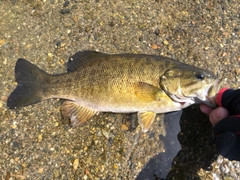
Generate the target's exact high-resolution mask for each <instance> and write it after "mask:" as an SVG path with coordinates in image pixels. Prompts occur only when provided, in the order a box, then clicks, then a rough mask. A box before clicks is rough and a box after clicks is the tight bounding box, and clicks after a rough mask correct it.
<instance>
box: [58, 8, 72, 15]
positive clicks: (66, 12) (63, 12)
mask: <svg viewBox="0 0 240 180" xmlns="http://www.w3.org/2000/svg"><path fill="white" fill-rule="evenodd" d="M60 12H61V14H68V13H70V12H71V10H70V9H61V11H60Z"/></svg>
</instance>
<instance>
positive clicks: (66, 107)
mask: <svg viewBox="0 0 240 180" xmlns="http://www.w3.org/2000/svg"><path fill="white" fill-rule="evenodd" d="M61 112H62V116H63V121H64V123H65V124H66V123H69V124H70V125H71V126H72V127H76V126H79V125H82V124H84V123H85V122H86V121H87V120H88V119H90V118H91V117H92V116H94V115H95V114H97V113H98V111H94V110H92V109H90V108H88V107H83V106H80V105H79V104H78V103H76V102H74V101H64V102H63V103H62V106H61Z"/></svg>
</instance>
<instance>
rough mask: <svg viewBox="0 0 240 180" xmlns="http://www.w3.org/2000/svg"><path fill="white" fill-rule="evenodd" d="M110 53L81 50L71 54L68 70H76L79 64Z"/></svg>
mask: <svg viewBox="0 0 240 180" xmlns="http://www.w3.org/2000/svg"><path fill="white" fill-rule="evenodd" d="M102 55H108V54H105V53H101V52H97V51H80V52H77V53H76V54H74V55H73V56H71V57H70V58H69V60H68V63H67V72H73V71H75V70H76V69H77V68H78V67H79V66H82V65H83V64H85V63H87V62H89V61H92V60H95V58H96V57H99V56H102Z"/></svg>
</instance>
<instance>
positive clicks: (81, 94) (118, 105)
mask: <svg viewBox="0 0 240 180" xmlns="http://www.w3.org/2000/svg"><path fill="white" fill-rule="evenodd" d="M15 76H16V81H17V82H18V86H17V88H16V89H15V90H14V91H13V92H12V94H11V95H10V97H9V98H8V102H7V105H8V107H9V108H15V107H22V106H26V105H30V104H34V103H37V102H39V101H42V100H45V99H50V98H61V99H66V101H64V102H63V104H62V107H61V110H62V115H63V117H64V118H68V119H70V122H71V123H72V125H79V124H83V123H84V122H85V121H86V120H88V119H89V118H91V117H92V116H93V115H95V114H97V113H98V112H116V113H131V112H137V113H138V120H139V123H140V125H141V126H142V129H143V131H147V130H148V129H149V127H150V125H151V124H152V122H153V120H154V119H155V115H156V113H166V112H171V111H176V110H180V109H182V108H185V107H187V106H189V105H191V104H194V103H199V102H206V103H211V102H209V101H208V95H209V94H208V93H209V92H210V90H211V92H212V91H214V92H217V90H218V89H219V84H220V80H218V78H217V77H216V76H215V75H214V74H213V73H211V72H209V71H207V70H203V69H200V68H197V67H194V66H190V65H187V64H184V63H181V62H178V61H175V60H173V59H170V58H166V57H161V56H151V55H140V54H139V55H136V54H119V55H108V54H104V53H99V52H94V51H84V52H78V53H76V54H75V55H74V56H72V57H71V58H70V60H69V63H68V73H64V74H60V75H49V74H47V73H46V72H44V71H42V70H40V69H39V68H37V67H36V66H35V65H33V64H31V63H29V62H28V61H26V60H23V59H19V60H18V61H17V63H16V68H15Z"/></svg>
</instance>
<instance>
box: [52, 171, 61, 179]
mask: <svg viewBox="0 0 240 180" xmlns="http://www.w3.org/2000/svg"><path fill="white" fill-rule="evenodd" d="M53 174H54V177H55V178H57V177H59V176H60V171H59V170H58V169H54V170H53Z"/></svg>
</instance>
